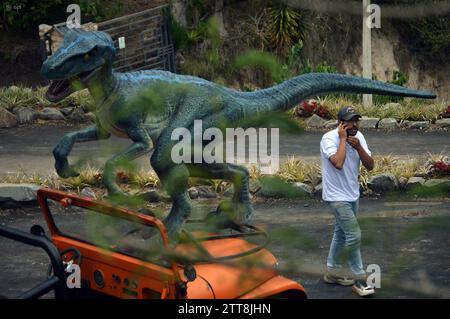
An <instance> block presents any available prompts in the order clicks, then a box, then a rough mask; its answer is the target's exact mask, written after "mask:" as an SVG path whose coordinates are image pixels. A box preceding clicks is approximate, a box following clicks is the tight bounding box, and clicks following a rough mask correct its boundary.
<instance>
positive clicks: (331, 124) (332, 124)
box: [325, 120, 337, 129]
mask: <svg viewBox="0 0 450 319" xmlns="http://www.w3.org/2000/svg"><path fill="white" fill-rule="evenodd" d="M336 127H337V121H336V120H329V121H327V122H326V123H325V128H327V129H334V128H336Z"/></svg>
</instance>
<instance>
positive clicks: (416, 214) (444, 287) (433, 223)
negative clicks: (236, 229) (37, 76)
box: [0, 198, 450, 298]
mask: <svg viewBox="0 0 450 319" xmlns="http://www.w3.org/2000/svg"><path fill="white" fill-rule="evenodd" d="M216 204H217V200H196V201H194V207H195V208H196V209H195V211H194V213H193V216H192V218H201V217H202V216H204V214H205V212H207V211H209V210H212V209H214V207H215V205H216ZM166 207H167V206H166ZM160 208H162V207H160ZM255 209H256V213H255V217H254V219H253V224H255V225H258V226H260V227H263V228H265V229H266V230H267V232H268V234H269V238H270V242H269V244H268V247H267V248H268V249H269V250H270V251H271V252H272V253H273V254H274V255H275V256H276V257H277V258H278V260H279V268H280V271H281V273H283V274H284V275H285V276H287V277H289V278H291V279H293V280H296V281H298V282H300V283H301V284H302V285H303V286H304V287H305V289H306V291H307V293H308V297H309V298H358V297H356V295H354V294H352V292H351V288H350V287H340V286H334V285H329V284H325V283H324V282H323V281H322V279H321V278H322V274H323V271H324V269H325V260H326V257H327V253H328V248H329V243H330V240H331V236H332V229H333V223H334V217H333V216H332V215H331V213H330V211H329V210H328V208H327V207H326V205H325V204H324V203H323V202H321V201H318V200H269V201H268V200H262V199H257V200H256V203H255ZM60 217H61V219H60V220H61V223H62V224H64V227H78V226H79V224H80V219H79V216H77V214H73V213H71V214H68V213H66V215H64V214H63V215H61V216H60ZM359 220H360V225H361V229H362V234H363V247H362V255H363V261H364V263H365V266H366V267H367V265H369V264H377V265H379V266H380V268H381V288H380V289H377V293H376V295H375V296H374V297H373V298H450V254H448V246H449V244H450V235H449V234H450V232H449V231H450V198H444V199H428V200H410V199H399V198H383V199H370V198H362V199H361V202H360V214H359ZM0 223H1V224H2V225H7V226H11V227H15V228H18V229H22V230H28V229H29V228H30V227H31V226H32V225H33V224H40V225H42V226H45V223H44V221H43V218H42V216H41V214H40V212H39V209H38V208H37V207H28V208H26V209H3V210H0ZM44 228H45V227H44ZM0 255H1V258H0V274H1V275H0V279H1V280H0V294H2V295H6V296H9V297H12V296H16V295H18V294H19V293H20V292H21V291H25V290H27V289H29V288H31V287H32V286H34V285H35V284H36V283H38V282H40V281H41V280H42V279H43V278H44V276H45V272H46V270H47V267H48V260H47V257H46V256H45V255H44V253H42V252H41V251H40V250H39V249H35V248H29V247H27V246H25V245H23V244H18V243H15V242H13V241H11V240H7V239H4V238H0ZM47 297H50V295H49V296H47Z"/></svg>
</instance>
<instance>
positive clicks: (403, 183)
mask: <svg viewBox="0 0 450 319" xmlns="http://www.w3.org/2000/svg"><path fill="white" fill-rule="evenodd" d="M407 184H408V179H407V178H406V177H403V176H402V177H400V178H399V179H398V186H399V187H400V189H405V188H406V185H407Z"/></svg>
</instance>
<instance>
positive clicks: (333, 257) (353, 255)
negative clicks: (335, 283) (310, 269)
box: [327, 201, 366, 278]
mask: <svg viewBox="0 0 450 319" xmlns="http://www.w3.org/2000/svg"><path fill="white" fill-rule="evenodd" d="M327 203H328V204H329V205H330V207H331V209H332V210H333V213H334V216H335V217H336V223H335V225H334V234H333V240H332V241H331V245H330V251H329V253H328V258H327V268H328V271H330V272H336V271H339V269H340V268H342V262H343V259H344V258H345V257H347V259H348V265H349V267H350V270H351V271H352V272H353V274H354V275H355V277H356V278H363V277H365V274H366V272H365V271H364V268H363V263H362V259H361V249H360V248H361V230H360V228H359V224H358V220H357V219H356V215H357V213H358V206H359V201H355V202H327Z"/></svg>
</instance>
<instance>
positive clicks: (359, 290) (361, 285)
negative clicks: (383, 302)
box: [352, 280, 375, 297]
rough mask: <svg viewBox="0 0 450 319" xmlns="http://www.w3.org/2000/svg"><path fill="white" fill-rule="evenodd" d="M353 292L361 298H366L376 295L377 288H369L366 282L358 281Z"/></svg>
mask: <svg viewBox="0 0 450 319" xmlns="http://www.w3.org/2000/svg"><path fill="white" fill-rule="evenodd" d="M352 291H353V292H354V293H356V294H357V295H358V296H360V297H366V296H370V295H373V294H374V293H375V288H373V287H372V286H369V285H368V284H367V283H366V282H365V281H364V280H357V281H356V282H355V284H354V285H353V287H352Z"/></svg>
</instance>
